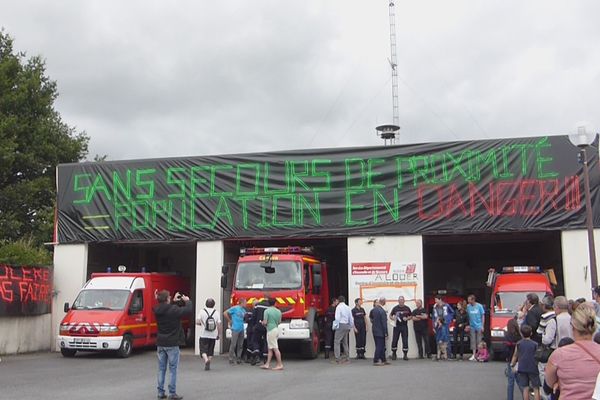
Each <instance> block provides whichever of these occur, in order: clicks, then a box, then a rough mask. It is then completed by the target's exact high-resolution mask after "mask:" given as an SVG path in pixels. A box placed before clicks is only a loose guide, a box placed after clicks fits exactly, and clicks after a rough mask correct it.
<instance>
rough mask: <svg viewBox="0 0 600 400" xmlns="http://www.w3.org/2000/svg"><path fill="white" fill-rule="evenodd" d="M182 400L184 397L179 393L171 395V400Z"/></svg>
mask: <svg viewBox="0 0 600 400" xmlns="http://www.w3.org/2000/svg"><path fill="white" fill-rule="evenodd" d="M181 399H183V396H180V395H178V394H177V393H175V394H170V395H169V400H181Z"/></svg>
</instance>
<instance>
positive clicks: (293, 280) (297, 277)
mask: <svg viewBox="0 0 600 400" xmlns="http://www.w3.org/2000/svg"><path fill="white" fill-rule="evenodd" d="M271 267H272V268H273V269H274V271H275V272H273V273H267V272H266V271H265V268H263V267H261V266H260V262H258V261H256V262H242V263H239V264H238V268H237V273H236V275H235V288H236V289H243V290H265V289H298V288H300V287H301V286H302V275H301V273H300V263H298V262H296V261H273V262H272V263H271Z"/></svg>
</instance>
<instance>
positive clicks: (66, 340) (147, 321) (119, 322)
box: [57, 272, 191, 357]
mask: <svg viewBox="0 0 600 400" xmlns="http://www.w3.org/2000/svg"><path fill="white" fill-rule="evenodd" d="M165 289H166V290H168V291H170V292H171V295H173V294H175V292H180V293H184V294H188V293H189V290H190V285H189V282H188V281H187V280H186V279H184V278H183V277H180V276H177V275H172V274H162V273H145V272H142V273H95V274H92V277H91V279H90V280H89V281H87V282H86V284H85V285H84V286H83V288H81V290H80V291H79V294H78V295H77V298H76V299H75V301H74V302H73V305H72V306H69V303H65V305H64V310H65V312H66V313H67V315H65V317H64V318H63V320H62V322H61V323H60V329H59V335H58V337H57V348H59V349H60V352H61V353H62V355H63V356H65V357H73V356H75V353H76V352H77V351H108V350H112V351H116V352H117V354H118V355H119V356H120V357H128V356H129V355H130V354H131V351H132V349H133V348H137V347H144V346H153V345H155V344H156V333H157V326H156V319H155V318H154V313H153V311H152V308H153V307H154V306H155V305H156V304H157V300H156V292H157V291H160V290H165ZM190 320H191V316H190V317H187V318H184V319H183V320H182V325H183V329H184V332H186V334H187V333H189V329H190V327H191V324H190Z"/></svg>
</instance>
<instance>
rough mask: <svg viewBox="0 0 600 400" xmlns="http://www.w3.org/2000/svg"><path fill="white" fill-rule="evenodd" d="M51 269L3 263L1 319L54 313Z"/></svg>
mask: <svg viewBox="0 0 600 400" xmlns="http://www.w3.org/2000/svg"><path fill="white" fill-rule="evenodd" d="M51 306H52V270H51V269H50V268H48V267H30V266H24V265H23V266H15V265H6V264H0V316H2V315H39V314H47V313H50V312H51V311H52V309H51Z"/></svg>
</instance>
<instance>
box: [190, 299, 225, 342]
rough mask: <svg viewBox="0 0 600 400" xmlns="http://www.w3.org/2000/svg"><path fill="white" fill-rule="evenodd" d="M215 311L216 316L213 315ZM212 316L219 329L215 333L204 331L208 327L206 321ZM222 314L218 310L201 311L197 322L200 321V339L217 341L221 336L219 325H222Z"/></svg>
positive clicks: (207, 309)
mask: <svg viewBox="0 0 600 400" xmlns="http://www.w3.org/2000/svg"><path fill="white" fill-rule="evenodd" d="M213 311H214V314H213ZM209 315H212V317H213V319H214V320H215V322H216V323H217V328H216V329H215V330H214V331H207V330H206V329H204V328H205V327H206V320H207V319H208V316H209ZM220 315H221V314H220V313H219V311H218V310H217V309H216V308H208V307H206V308H203V309H202V310H200V312H199V313H198V315H197V316H196V322H198V321H200V337H202V338H208V339H216V338H217V337H218V336H219V328H218V325H219V324H220V323H221V316H220Z"/></svg>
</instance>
